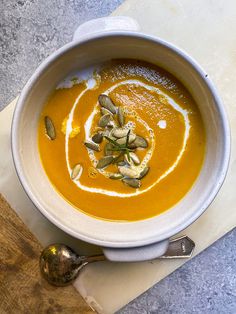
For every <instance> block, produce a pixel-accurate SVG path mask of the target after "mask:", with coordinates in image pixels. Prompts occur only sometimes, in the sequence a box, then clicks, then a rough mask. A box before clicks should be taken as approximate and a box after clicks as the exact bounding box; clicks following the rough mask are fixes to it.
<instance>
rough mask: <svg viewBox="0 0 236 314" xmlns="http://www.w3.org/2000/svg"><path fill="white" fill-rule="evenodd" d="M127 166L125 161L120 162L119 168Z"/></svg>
mask: <svg viewBox="0 0 236 314" xmlns="http://www.w3.org/2000/svg"><path fill="white" fill-rule="evenodd" d="M125 165H126V162H125V161H119V162H118V163H117V166H119V167H121V166H125Z"/></svg>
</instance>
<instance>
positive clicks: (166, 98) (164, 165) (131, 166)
mask: <svg viewBox="0 0 236 314" xmlns="http://www.w3.org/2000/svg"><path fill="white" fill-rule="evenodd" d="M12 152H13V158H14V163H15V167H16V170H17V173H18V176H19V179H20V181H21V183H22V185H23V187H24V189H25V191H26V193H27V194H28V196H29V197H30V199H31V200H32V201H33V203H34V204H35V205H36V207H37V208H38V209H39V210H40V211H41V212H42V213H43V214H44V215H45V216H46V217H47V218H48V219H49V220H50V221H51V222H53V223H54V224H55V225H57V226H58V227H59V228H61V229H62V230H64V231H65V232H67V233H69V234H70V235H72V236H74V237H76V238H78V239H81V240H84V241H87V242H89V243H93V244H96V245H99V246H101V247H102V248H103V250H104V253H105V255H106V256H107V258H108V259H110V260H113V261H139V260H145V259H153V258H155V257H158V256H161V255H163V254H164V253H165V251H166V249H167V247H168V243H169V238H170V237H172V236H174V235H176V234H177V233H178V232H180V231H181V230H183V229H185V228H186V227H187V226H189V225H190V224H191V223H193V222H194V221H195V220H196V219H197V218H198V217H199V216H200V215H201V214H202V213H203V212H204V211H205V210H206V209H207V207H208V206H209V205H210V203H211V202H212V201H213V199H214V197H215V196H216V194H217V192H218V191H219V189H220V187H221V185H222V183H223V181H224V178H225V176H226V172H227V167H228V162H229V156H230V130H229V124H228V120H227V117H226V113H225V109H224V106H223V104H222V101H221V99H220V97H219V95H218V92H217V91H216V89H215V87H214V86H213V84H212V82H211V80H210V78H209V77H208V75H207V73H205V72H204V70H203V69H202V68H201V67H200V66H199V65H198V64H197V63H196V61H194V60H193V59H192V58H191V57H190V56H189V55H188V54H186V53H185V52H183V51H181V50H180V49H178V48H177V47H176V46H174V45H172V44H170V43H168V42H166V41H164V40H162V39H159V38H156V37H153V36H149V35H146V34H143V33H140V32H138V30H137V24H136V22H135V21H134V20H132V19H130V18H127V17H117V18H114V17H113V18H103V19H98V20H94V21H90V22H88V23H86V24H84V25H82V26H81V27H80V28H79V29H78V30H77V31H76V33H75V36H74V40H73V41H72V42H71V43H69V44H67V45H65V46H64V47H62V48H61V49H59V50H58V51H56V52H55V53H54V54H52V55H51V56H50V57H49V58H47V59H46V60H45V61H44V62H43V63H42V64H41V65H40V66H39V68H38V69H37V70H36V71H35V73H34V74H33V76H32V77H31V79H30V80H29V81H28V83H27V84H26V86H25V87H24V89H23V91H22V93H21V95H20V98H19V100H18V102H17V105H16V109H15V113H14V117H13V122H12Z"/></svg>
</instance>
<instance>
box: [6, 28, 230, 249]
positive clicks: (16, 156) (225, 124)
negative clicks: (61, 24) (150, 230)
mask: <svg viewBox="0 0 236 314" xmlns="http://www.w3.org/2000/svg"><path fill="white" fill-rule="evenodd" d="M104 37H106V38H107V37H111V38H114V37H135V38H138V39H142V40H147V41H151V42H152V43H154V44H158V45H161V46H163V47H165V48H167V49H169V50H172V51H174V53H175V54H177V55H178V56H180V57H181V58H182V59H184V60H185V61H187V63H189V64H190V65H191V67H192V68H193V69H194V70H195V71H196V72H197V73H198V75H199V76H200V77H201V78H202V79H203V80H204V82H205V84H206V86H207V88H208V90H209V91H210V93H211V95H212V97H213V99H214V102H215V104H216V107H217V111H218V113H219V115H220V118H221V122H222V130H223V138H224V143H223V145H224V149H223V150H222V151H223V153H222V158H221V169H220V172H219V174H218V177H217V180H216V182H214V187H213V188H212V189H211V192H210V194H209V195H208V197H207V198H206V199H205V200H204V202H202V204H201V205H200V204H199V208H198V210H196V211H195V212H194V213H193V214H192V215H191V216H190V217H188V219H186V221H185V223H176V224H175V226H174V228H172V229H171V230H169V232H166V233H165V234H163V235H162V236H160V235H158V236H156V237H155V236H153V237H151V238H149V239H145V240H143V241H141V240H140V241H138V242H135V243H134V242H133V241H132V242H131V241H130V242H129V241H127V242H121V241H119V242H111V241H107V240H100V239H99V240H98V239H96V237H94V236H93V237H92V236H87V235H83V234H80V233H79V232H75V231H73V230H71V229H70V228H69V227H67V226H65V225H64V224H63V223H61V222H60V221H59V220H57V218H56V217H55V216H52V215H51V214H50V213H49V212H48V211H47V210H46V209H45V208H44V207H43V206H42V205H41V203H40V202H39V201H38V199H37V197H35V195H34V194H33V192H32V191H31V188H30V185H29V184H28V181H27V179H26V178H25V176H24V171H23V168H22V165H21V162H20V160H21V158H20V152H19V150H18V140H17V138H18V136H17V130H18V127H19V125H20V118H21V113H22V111H23V108H24V103H25V100H26V99H27V98H28V96H29V94H30V90H31V87H32V86H33V85H34V84H35V83H36V82H37V79H38V77H39V76H40V75H41V74H42V73H43V72H44V71H45V70H46V69H47V68H48V67H49V66H50V64H51V63H52V62H54V61H55V60H57V59H58V58H60V57H61V56H63V54H64V53H65V52H67V51H69V50H71V49H73V48H75V47H76V46H80V45H83V44H85V43H87V42H90V41H93V40H96V39H100V38H104ZM11 148H12V156H13V162H14V166H15V169H16V173H17V176H18V178H19V180H20V182H21V184H22V186H23V188H24V190H25V192H26V194H27V195H28V197H29V198H30V200H31V201H32V202H33V204H34V205H35V206H36V207H37V209H38V210H40V212H41V213H42V214H43V215H44V216H45V217H46V218H47V219H48V220H49V221H51V222H52V223H53V224H55V225H56V226H57V227H58V228H60V229H61V230H63V231H65V232H66V233H68V234H70V235H71V236H73V237H75V238H78V239H81V240H84V241H86V242H89V243H92V244H96V245H100V246H104V247H106V246H107V247H133V246H143V245H147V244H150V243H154V242H157V241H158V242H159V241H162V240H165V239H168V238H170V237H171V236H173V235H175V234H177V233H178V232H180V231H182V230H183V229H185V228H186V227H188V226H189V225H190V224H192V223H193V222H194V221H195V220H196V219H197V218H199V217H200V216H201V215H202V214H203V212H204V211H205V210H206V209H207V208H208V206H209V205H210V204H211V203H212V201H213V200H214V199H215V197H216V195H217V193H218V191H219V190H220V188H221V186H222V184H223V182H224V180H225V177H226V174H227V170H228V167H229V160H230V149H231V136H230V126H229V120H228V117H227V114H226V110H225V108H224V105H223V102H222V100H221V98H220V96H219V95H218V91H217V89H216V88H215V86H214V84H213V82H212V81H211V79H210V78H209V76H208V74H207V73H206V72H205V71H204V70H203V69H202V67H201V66H200V65H199V64H198V63H197V62H196V61H195V60H194V59H193V58H192V57H190V56H189V55H188V53H186V52H185V51H184V50H182V49H180V48H178V47H177V46H176V45H173V44H171V43H169V42H168V41H166V40H163V39H161V38H159V37H156V36H152V35H148V34H145V33H142V32H136V31H102V32H99V33H95V34H91V35H90V36H89V37H87V38H84V39H82V40H81V41H79V42H78V41H75V42H70V43H68V44H66V45H64V46H63V47H61V48H59V49H58V50H56V51H55V52H54V53H52V54H51V55H50V56H49V57H47V58H46V59H45V60H44V61H43V62H42V63H41V64H40V65H39V67H38V68H37V69H36V70H35V71H34V73H33V75H32V76H31V77H30V79H29V80H28V82H27V83H26V85H25V86H24V88H23V89H22V91H21V94H20V96H19V98H18V101H17V104H16V107H15V110H14V114H13V119H12V125H11ZM94 219H97V218H94ZM143 221H147V220H143ZM106 222H110V223H116V222H114V221H106ZM117 223H119V222H117ZM129 223H132V222H129ZM133 223H135V221H134V222H133Z"/></svg>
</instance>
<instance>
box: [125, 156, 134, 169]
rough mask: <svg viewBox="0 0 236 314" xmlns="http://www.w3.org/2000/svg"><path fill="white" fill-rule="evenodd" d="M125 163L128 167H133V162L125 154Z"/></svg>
mask: <svg viewBox="0 0 236 314" xmlns="http://www.w3.org/2000/svg"><path fill="white" fill-rule="evenodd" d="M129 155H130V153H129ZM125 162H126V164H127V165H130V166H133V165H134V163H133V160H132V159H131V158H129V157H128V155H127V154H125Z"/></svg>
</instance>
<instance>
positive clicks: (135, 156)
mask: <svg viewBox="0 0 236 314" xmlns="http://www.w3.org/2000/svg"><path fill="white" fill-rule="evenodd" d="M129 156H130V158H131V160H132V161H133V162H134V164H135V165H139V164H140V160H139V158H138V156H137V155H136V154H135V153H132V152H130V153H129Z"/></svg>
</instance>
